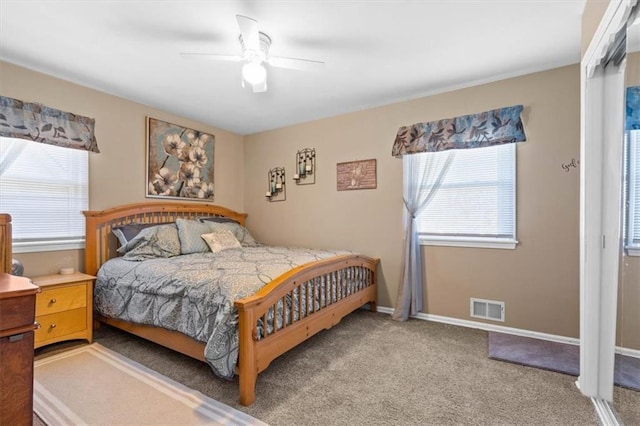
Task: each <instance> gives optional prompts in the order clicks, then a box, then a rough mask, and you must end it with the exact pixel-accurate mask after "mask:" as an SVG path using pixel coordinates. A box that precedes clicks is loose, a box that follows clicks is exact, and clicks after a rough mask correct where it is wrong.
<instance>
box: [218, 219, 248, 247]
mask: <svg viewBox="0 0 640 426" xmlns="http://www.w3.org/2000/svg"><path fill="white" fill-rule="evenodd" d="M212 223H213V224H214V232H221V231H231V232H232V233H233V235H234V236H235V237H236V239H237V240H238V241H239V242H240V245H242V247H257V246H259V245H260V244H259V243H258V242H257V241H256V240H255V239H254V238H253V237H252V236H251V234H250V233H249V230H248V229H247V228H245V227H244V226H242V225H240V224H239V223H237V222H226V223H216V222H212Z"/></svg>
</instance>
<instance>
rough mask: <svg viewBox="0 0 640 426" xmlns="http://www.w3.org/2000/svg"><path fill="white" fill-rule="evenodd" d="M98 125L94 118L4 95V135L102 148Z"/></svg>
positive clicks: (0, 122) (0, 116)
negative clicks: (98, 136)
mask: <svg viewBox="0 0 640 426" xmlns="http://www.w3.org/2000/svg"><path fill="white" fill-rule="evenodd" d="M94 126H95V120H94V119H93V118H88V117H83V116H81V115H75V114H71V113H70V112H64V111H60V110H57V109H54V108H49V107H47V106H44V105H41V104H36V103H29V102H22V101H20V100H18V99H13V98H8V97H6V96H0V136H5V137H9V138H18V139H27V140H30V141H36V142H43V143H47V144H50V145H56V146H62V147H65V148H73V149H82V150H85V151H91V152H100V150H99V149H98V142H97V141H96V137H95V135H94V133H93V131H94Z"/></svg>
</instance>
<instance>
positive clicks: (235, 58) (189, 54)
mask: <svg viewBox="0 0 640 426" xmlns="http://www.w3.org/2000/svg"><path fill="white" fill-rule="evenodd" d="M180 56H182V57H183V58H208V59H213V60H214V61H232V62H240V61H242V60H243V58H242V56H238V55H218V54H216V53H198V52H181V53H180Z"/></svg>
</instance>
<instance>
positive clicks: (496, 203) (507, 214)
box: [418, 144, 516, 239]
mask: <svg viewBox="0 0 640 426" xmlns="http://www.w3.org/2000/svg"><path fill="white" fill-rule="evenodd" d="M515 148H516V147H515V144H507V145H500V146H494V147H487V148H477V149H467V150H459V151H457V152H456V156H455V158H454V159H453V162H452V164H451V166H450V168H449V171H448V173H447V175H446V176H445V178H444V180H443V182H442V186H441V187H440V190H439V191H438V192H437V193H436V194H435V196H434V198H433V199H432V200H431V202H430V203H429V205H428V206H427V207H426V208H425V209H424V210H423V211H422V212H421V214H420V216H419V218H418V229H419V232H420V233H421V234H423V235H434V236H447V237H481V238H482V237H486V238H504V239H515V158H516V157H515V152H516V151H515Z"/></svg>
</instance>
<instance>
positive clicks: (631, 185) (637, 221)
mask: <svg viewBox="0 0 640 426" xmlns="http://www.w3.org/2000/svg"><path fill="white" fill-rule="evenodd" d="M627 152H628V157H629V158H628V160H627V161H625V164H628V168H629V170H628V172H627V173H626V175H627V179H626V182H625V184H626V185H627V188H626V191H625V192H626V193H627V194H628V198H627V229H626V231H627V232H626V233H627V246H628V247H632V248H640V130H630V131H629V133H628V144H627Z"/></svg>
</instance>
